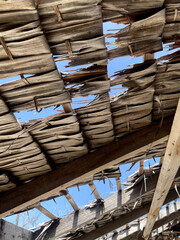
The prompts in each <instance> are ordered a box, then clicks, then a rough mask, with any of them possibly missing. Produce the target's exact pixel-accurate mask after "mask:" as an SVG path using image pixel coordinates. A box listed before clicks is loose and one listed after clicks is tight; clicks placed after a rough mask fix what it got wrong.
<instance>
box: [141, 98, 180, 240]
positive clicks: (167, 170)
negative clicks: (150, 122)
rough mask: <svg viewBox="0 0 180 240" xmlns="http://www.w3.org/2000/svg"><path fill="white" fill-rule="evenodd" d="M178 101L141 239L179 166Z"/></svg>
mask: <svg viewBox="0 0 180 240" xmlns="http://www.w3.org/2000/svg"><path fill="white" fill-rule="evenodd" d="M179 121H180V100H179V103H178V106H177V110H176V114H175V117H174V121H173V125H172V128H171V133H170V136H169V140H168V144H167V148H166V152H165V156H164V160H163V163H162V168H161V171H160V175H159V179H158V183H157V187H156V190H155V193H154V197H153V200H152V205H151V208H150V211H149V213H148V218H147V224H146V227H145V229H144V233H143V237H144V239H145V240H147V239H148V238H149V236H150V234H151V231H152V228H153V225H154V223H155V221H156V218H157V216H158V213H159V210H160V209H161V207H162V205H163V203H164V200H165V198H166V196H167V194H168V191H169V189H170V187H171V185H172V183H173V181H174V178H175V176H176V173H177V171H178V169H179V166H180V124H179Z"/></svg>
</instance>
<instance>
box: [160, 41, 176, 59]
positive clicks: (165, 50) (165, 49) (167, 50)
mask: <svg viewBox="0 0 180 240" xmlns="http://www.w3.org/2000/svg"><path fill="white" fill-rule="evenodd" d="M178 50H180V48H175V49H172V50H170V48H169V44H163V50H162V51H159V52H156V53H155V58H156V59H157V58H160V57H163V56H165V55H168V54H171V53H174V52H177V51H178Z"/></svg>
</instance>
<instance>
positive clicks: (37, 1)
mask: <svg viewBox="0 0 180 240" xmlns="http://www.w3.org/2000/svg"><path fill="white" fill-rule="evenodd" d="M40 3H41V0H35V5H36V8H38V6H39V4H40Z"/></svg>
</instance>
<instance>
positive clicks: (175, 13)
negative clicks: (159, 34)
mask: <svg viewBox="0 0 180 240" xmlns="http://www.w3.org/2000/svg"><path fill="white" fill-rule="evenodd" d="M177 15H178V8H175V11H174V19H173V20H174V22H175V21H176V19H177Z"/></svg>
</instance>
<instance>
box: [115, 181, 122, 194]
mask: <svg viewBox="0 0 180 240" xmlns="http://www.w3.org/2000/svg"><path fill="white" fill-rule="evenodd" d="M115 180H116V186H117V191H118V192H119V191H121V190H122V187H121V179H120V178H115Z"/></svg>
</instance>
